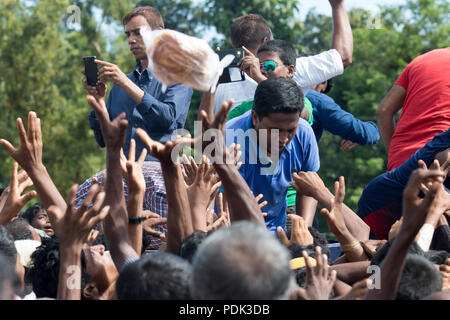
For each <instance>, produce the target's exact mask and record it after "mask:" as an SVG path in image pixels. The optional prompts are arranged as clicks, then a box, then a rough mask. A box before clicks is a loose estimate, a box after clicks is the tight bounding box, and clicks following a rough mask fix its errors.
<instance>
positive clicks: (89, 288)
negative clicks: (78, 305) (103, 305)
mask: <svg viewBox="0 0 450 320" xmlns="http://www.w3.org/2000/svg"><path fill="white" fill-rule="evenodd" d="M82 295H83V297H84V298H85V299H86V300H97V299H98V297H99V294H98V288H97V286H96V284H95V283H94V282H93V281H89V282H88V283H87V284H86V286H85V287H84V288H83V291H82Z"/></svg>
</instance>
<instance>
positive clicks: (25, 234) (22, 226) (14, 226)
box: [6, 218, 34, 240]
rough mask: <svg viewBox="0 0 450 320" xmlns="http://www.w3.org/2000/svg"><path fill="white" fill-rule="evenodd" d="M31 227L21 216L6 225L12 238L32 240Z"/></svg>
mask: <svg viewBox="0 0 450 320" xmlns="http://www.w3.org/2000/svg"><path fill="white" fill-rule="evenodd" d="M31 228H32V226H31V225H30V224H29V223H28V221H27V220H26V219H23V218H17V219H15V220H13V221H12V222H10V223H9V224H8V225H7V226H6V229H7V230H8V231H9V232H10V233H11V235H12V236H13V238H14V240H34V237H33V232H32V231H31Z"/></svg>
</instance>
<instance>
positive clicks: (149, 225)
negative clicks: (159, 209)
mask: <svg viewBox="0 0 450 320" xmlns="http://www.w3.org/2000/svg"><path fill="white" fill-rule="evenodd" d="M143 213H144V215H145V216H146V217H147V220H145V221H144V222H143V223H142V227H143V228H144V230H145V231H146V232H147V233H148V234H150V235H151V236H153V237H156V238H160V239H162V240H166V235H165V234H164V233H163V232H161V231H157V230H155V229H153V228H154V227H157V226H161V225H165V224H167V218H161V216H160V215H159V214H156V213H154V212H151V211H150V210H144V211H143Z"/></svg>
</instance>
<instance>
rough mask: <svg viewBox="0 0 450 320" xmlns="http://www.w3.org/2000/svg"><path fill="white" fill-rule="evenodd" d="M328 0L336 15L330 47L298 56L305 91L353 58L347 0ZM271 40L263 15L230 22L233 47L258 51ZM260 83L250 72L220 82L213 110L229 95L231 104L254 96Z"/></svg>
mask: <svg viewBox="0 0 450 320" xmlns="http://www.w3.org/2000/svg"><path fill="white" fill-rule="evenodd" d="M329 2H330V5H331V9H332V18H333V35H332V41H331V49H330V50H328V51H325V52H322V53H320V54H318V55H315V56H311V57H300V58H298V59H297V64H296V65H297V67H296V68H295V73H294V77H293V79H294V80H295V82H297V84H298V86H299V87H300V88H301V89H302V91H303V93H304V94H305V93H306V91H307V90H308V89H310V88H311V87H312V86H313V85H316V84H319V83H321V82H323V81H325V80H328V79H330V78H333V77H335V76H337V75H340V74H342V73H343V72H344V68H346V67H347V66H349V65H350V64H351V61H352V55H353V34H352V29H351V26H350V22H349V19H348V16H347V12H346V11H345V8H344V0H329ZM269 40H273V34H272V30H271V29H270V27H269V26H268V24H267V22H266V20H264V18H263V17H261V16H260V15H257V14H247V15H243V16H240V17H238V18H237V19H236V20H235V21H234V22H233V24H232V25H231V42H232V44H233V47H234V48H242V47H245V48H246V49H248V51H250V52H251V53H253V55H256V53H257V51H258V48H259V47H260V46H261V45H262V44H263V43H264V42H266V41H269ZM241 66H242V67H241V70H242V71H246V70H245V67H246V65H245V64H244V65H242V64H241ZM268 68H270V67H268ZM305 70H307V71H305ZM257 84H258V83H257V82H255V81H254V80H253V79H252V78H251V77H248V76H247V75H246V79H245V81H239V82H230V83H223V84H220V85H219V86H218V87H217V90H216V93H215V98H214V113H216V112H217V111H218V110H219V108H220V106H221V104H222V102H224V101H228V100H229V99H234V104H233V106H232V108H234V107H236V106H238V105H239V104H241V103H242V102H243V101H248V100H252V99H253V96H254V94H255V90H256V86H257Z"/></svg>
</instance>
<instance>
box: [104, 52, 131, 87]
mask: <svg viewBox="0 0 450 320" xmlns="http://www.w3.org/2000/svg"><path fill="white" fill-rule="evenodd" d="M95 63H97V64H99V65H101V66H103V67H102V68H101V69H100V70H99V72H98V78H99V80H100V83H102V84H103V83H105V82H112V83H113V84H115V85H116V86H118V87H124V86H126V85H127V84H128V83H129V82H130V81H131V80H130V79H129V78H128V77H127V75H126V74H125V73H123V72H122V70H120V68H119V67H118V66H117V65H115V64H113V63H110V62H107V61H102V60H98V59H95Z"/></svg>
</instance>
